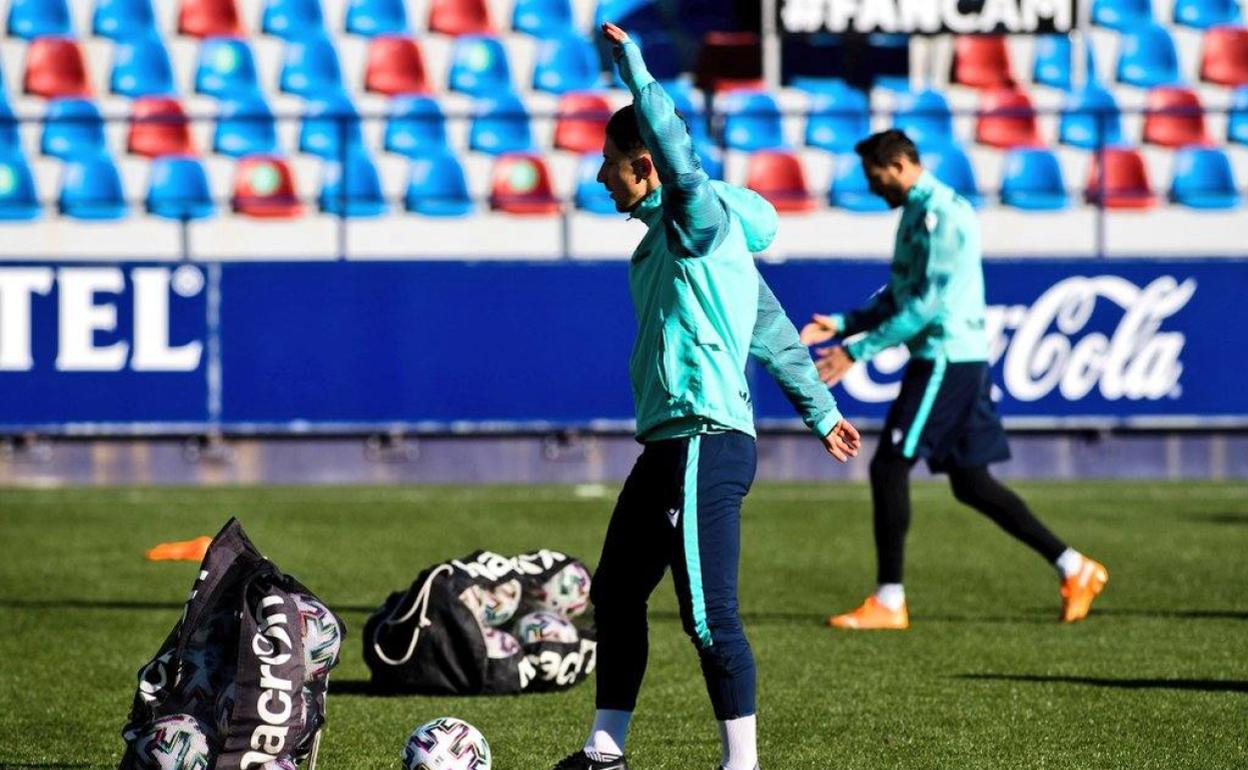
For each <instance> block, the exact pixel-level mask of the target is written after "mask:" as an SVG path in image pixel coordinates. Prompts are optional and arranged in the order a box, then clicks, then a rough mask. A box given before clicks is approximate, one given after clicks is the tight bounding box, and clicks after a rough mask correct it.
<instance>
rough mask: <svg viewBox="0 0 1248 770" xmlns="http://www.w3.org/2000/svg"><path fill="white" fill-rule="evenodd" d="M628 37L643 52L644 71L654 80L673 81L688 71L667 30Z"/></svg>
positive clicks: (677, 47)
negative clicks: (644, 57)
mask: <svg viewBox="0 0 1248 770" xmlns="http://www.w3.org/2000/svg"><path fill="white" fill-rule="evenodd" d="M630 36H631V37H632V38H633V41H634V42H636V43H637V47H638V48H640V49H642V50H643V51H645V56H646V69H648V70H650V74H651V75H653V76H654V79H655V80H662V81H667V80H675V79H677V78H679V77H680V76H681V75H682V74H684V73H685V72H687V71H689V69H690V68H689V67H688V66H686V64H685V62H684V57H683V55H682V54H681V50H680V45H679V44H678V43H677V42H676V40H675V38H673V37H672V33H670V32H668V31H667V30H660V29H655V30H650V31H649V32H638V33H630ZM612 63H614V61H612ZM612 69H614V67H612Z"/></svg>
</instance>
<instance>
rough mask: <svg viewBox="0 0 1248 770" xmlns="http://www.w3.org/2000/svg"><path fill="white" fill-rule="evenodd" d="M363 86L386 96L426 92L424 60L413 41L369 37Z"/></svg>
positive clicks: (388, 37)
mask: <svg viewBox="0 0 1248 770" xmlns="http://www.w3.org/2000/svg"><path fill="white" fill-rule="evenodd" d="M364 88H365V89H367V90H369V91H375V92H377V93H379V94H386V95H387V96H395V95H397V94H427V93H429V90H430V89H429V81H428V80H426V78H425V59H424V57H423V56H421V53H420V47H419V46H417V45H416V41H414V40H412V39H411V38H408V37H390V36H384V35H379V36H377V37H374V38H373V39H372V40H370V41H369V43H368V65H367V68H366V69H365V71H364Z"/></svg>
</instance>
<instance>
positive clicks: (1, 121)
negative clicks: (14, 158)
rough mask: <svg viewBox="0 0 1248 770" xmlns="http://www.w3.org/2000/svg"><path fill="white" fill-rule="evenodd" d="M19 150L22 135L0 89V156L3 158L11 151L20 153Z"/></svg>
mask: <svg viewBox="0 0 1248 770" xmlns="http://www.w3.org/2000/svg"><path fill="white" fill-rule="evenodd" d="M0 85H3V84H0ZM21 149H22V135H21V132H19V131H18V122H17V118H16V117H15V116H14V114H13V108H12V107H11V106H10V105H9V102H8V100H7V99H5V98H4V92H3V89H2V88H0V156H4V155H6V154H8V153H9V152H10V151H13V150H19V151H20V150H21Z"/></svg>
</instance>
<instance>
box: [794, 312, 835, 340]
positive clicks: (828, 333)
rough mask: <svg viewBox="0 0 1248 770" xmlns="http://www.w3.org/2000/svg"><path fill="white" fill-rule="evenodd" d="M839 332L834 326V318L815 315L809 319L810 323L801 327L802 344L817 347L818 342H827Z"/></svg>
mask: <svg viewBox="0 0 1248 770" xmlns="http://www.w3.org/2000/svg"><path fill="white" fill-rule="evenodd" d="M840 331H841V330H840V329H839V328H837V326H836V319H835V318H833V317H832V316H830V315H820V314H819V313H815V314H814V315H812V316H811V317H810V323H808V324H806V325H805V326H803V327H802V333H801V339H802V344H803V345H818V344H819V343H820V342H827V341H828V340H830V339H832V338H833V337H835V336H836V335H837V334H838V333H840Z"/></svg>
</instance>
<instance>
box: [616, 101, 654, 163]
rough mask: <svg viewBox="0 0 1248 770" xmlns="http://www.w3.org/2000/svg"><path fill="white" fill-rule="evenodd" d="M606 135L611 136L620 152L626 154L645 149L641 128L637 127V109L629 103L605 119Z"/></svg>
mask: <svg viewBox="0 0 1248 770" xmlns="http://www.w3.org/2000/svg"><path fill="white" fill-rule="evenodd" d="M607 136H609V137H611V141H613V142H615V146H616V147H618V148H619V149H620V152H622V153H625V154H627V155H631V154H632V153H634V152H637V151H638V150H644V149H646V143H645V142H643V141H642V140H641V129H640V128H638V127H637V111H636V110H635V109H633V105H631V104H630V105H628V106H626V107H621V108H619V109H618V110H616V111H615V114H614V115H612V116H611V119H610V120H608V121H607Z"/></svg>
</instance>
